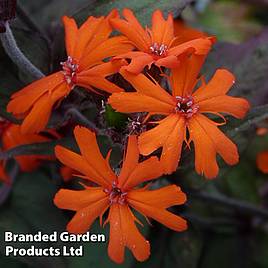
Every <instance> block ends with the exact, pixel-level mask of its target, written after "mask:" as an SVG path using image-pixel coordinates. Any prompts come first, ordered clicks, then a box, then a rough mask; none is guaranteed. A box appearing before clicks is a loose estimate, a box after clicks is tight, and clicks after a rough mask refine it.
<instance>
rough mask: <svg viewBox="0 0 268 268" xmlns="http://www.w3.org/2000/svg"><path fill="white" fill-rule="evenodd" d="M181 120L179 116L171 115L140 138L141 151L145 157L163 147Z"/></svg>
mask: <svg viewBox="0 0 268 268" xmlns="http://www.w3.org/2000/svg"><path fill="white" fill-rule="evenodd" d="M178 120H179V117H178V115H176V114H171V115H169V116H167V117H166V118H165V119H163V120H162V121H160V123H159V125H158V126H156V127H154V128H152V129H150V130H148V131H146V132H143V133H142V134H141V135H140V137H139V149H140V153H141V154H143V155H149V154H151V153H152V152H153V151H155V150H157V149H158V148H160V147H162V146H163V145H164V143H165V142H166V140H167V138H168V137H169V135H170V134H171V133H172V130H173V129H174V128H175V126H176V124H177V122H178Z"/></svg>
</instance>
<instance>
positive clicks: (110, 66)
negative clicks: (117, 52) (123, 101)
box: [76, 60, 125, 93]
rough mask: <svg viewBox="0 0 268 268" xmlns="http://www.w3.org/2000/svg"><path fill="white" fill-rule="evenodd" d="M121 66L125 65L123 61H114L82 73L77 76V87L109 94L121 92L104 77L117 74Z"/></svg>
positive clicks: (120, 89)
mask: <svg viewBox="0 0 268 268" xmlns="http://www.w3.org/2000/svg"><path fill="white" fill-rule="evenodd" d="M123 65H125V61H124V60H114V61H111V62H107V63H103V64H100V65H97V66H95V67H93V68H91V69H89V70H86V71H83V72H81V73H79V74H78V76H77V81H76V82H77V85H80V86H83V87H85V88H87V89H89V90H91V87H92V86H93V87H96V88H98V89H101V90H103V91H105V92H109V93H114V92H122V91H123V89H122V88H120V87H118V86H117V85H115V84H114V83H111V82H110V81H108V80H107V79H106V78H105V77H106V76H109V75H111V74H114V73H117V72H118V71H119V69H120V68H121V67H122V66H123Z"/></svg>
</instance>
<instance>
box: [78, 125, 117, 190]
mask: <svg viewBox="0 0 268 268" xmlns="http://www.w3.org/2000/svg"><path fill="white" fill-rule="evenodd" d="M74 136H75V139H76V141H77V143H78V146H79V149H80V151H81V153H82V156H83V157H84V158H85V159H86V161H87V162H88V164H89V165H90V166H91V167H94V169H95V171H96V172H97V173H98V174H99V175H100V176H101V177H103V178H104V179H105V180H106V181H107V183H108V184H110V185H112V183H113V182H114V181H116V176H115V174H114V172H113V171H112V169H111V167H110V166H109V165H108V163H107V162H106V160H105V159H104V158H103V156H102V154H101V152H100V149H99V147H98V144H97V140H96V135H95V133H94V132H92V131H90V130H89V129H87V128H85V127H80V126H76V127H75V129H74Z"/></svg>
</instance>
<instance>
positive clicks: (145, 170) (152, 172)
mask: <svg viewBox="0 0 268 268" xmlns="http://www.w3.org/2000/svg"><path fill="white" fill-rule="evenodd" d="M162 174H163V171H162V167H161V165H160V162H159V160H158V158H157V157H155V156H152V157H150V158H149V159H147V160H145V161H143V162H141V163H139V164H138V165H137V166H136V168H135V169H134V170H133V171H132V172H131V173H130V175H129V177H128V178H127V179H126V181H125V182H124V183H121V182H120V181H119V187H120V188H122V189H124V190H125V191H127V190H129V189H132V188H134V187H135V186H137V185H138V184H140V183H143V182H146V181H149V180H153V179H157V178H159V177H160V176H161V175H162Z"/></svg>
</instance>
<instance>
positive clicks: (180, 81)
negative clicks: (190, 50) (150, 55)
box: [170, 54, 206, 97]
mask: <svg viewBox="0 0 268 268" xmlns="http://www.w3.org/2000/svg"><path fill="white" fill-rule="evenodd" d="M205 58H206V55H195V54H193V55H191V57H189V56H188V55H186V54H184V55H181V56H180V57H179V60H180V63H181V64H180V66H179V67H177V68H173V69H172V70H171V76H170V79H171V85H172V93H173V96H180V97H186V96H188V95H191V94H192V91H193V90H194V87H195V84H196V83H197V77H198V75H199V72H200V69H201V67H202V65H203V63H204V61H205Z"/></svg>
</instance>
